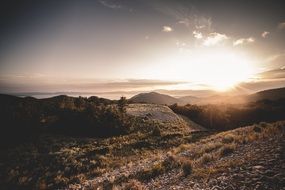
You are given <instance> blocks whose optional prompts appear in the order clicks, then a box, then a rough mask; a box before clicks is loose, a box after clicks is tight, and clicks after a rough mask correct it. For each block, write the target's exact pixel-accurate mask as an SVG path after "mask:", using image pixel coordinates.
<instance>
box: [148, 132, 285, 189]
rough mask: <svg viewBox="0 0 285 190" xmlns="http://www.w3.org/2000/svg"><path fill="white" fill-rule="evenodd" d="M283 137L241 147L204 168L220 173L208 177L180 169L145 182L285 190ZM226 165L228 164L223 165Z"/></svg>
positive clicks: (153, 186)
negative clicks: (187, 174) (197, 175)
mask: <svg viewBox="0 0 285 190" xmlns="http://www.w3.org/2000/svg"><path fill="white" fill-rule="evenodd" d="M284 142H285V141H284V136H278V138H275V137H272V138H269V139H266V140H265V141H257V142H254V143H252V144H247V145H244V146H240V147H238V149H236V150H235V152H234V153H233V154H231V155H230V156H228V157H225V158H222V159H220V160H218V161H216V162H214V163H211V164H208V165H205V166H204V167H205V168H212V169H218V168H222V169H221V171H219V172H218V173H214V174H210V175H208V176H207V177H205V178H200V179H199V178H195V177H191V176H189V177H184V176H183V175H182V173H181V171H179V170H176V171H172V172H169V173H166V174H164V175H162V176H160V177H158V178H157V179H156V180H153V181H151V182H149V183H147V184H146V187H147V189H197V190H198V189H209V190H214V189H215V190H220V189H228V190H234V189H243V190H246V189H256V190H257V189H260V190H261V189H274V190H278V189H285V186H284V184H285V160H284V158H285V157H284V156H285V155H284ZM225 165H227V166H228V167H226V168H224V166H225Z"/></svg>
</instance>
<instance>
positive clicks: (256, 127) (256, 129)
mask: <svg viewBox="0 0 285 190" xmlns="http://www.w3.org/2000/svg"><path fill="white" fill-rule="evenodd" d="M253 131H254V132H256V133H261V128H260V127H258V126H256V125H255V126H254V127H253Z"/></svg>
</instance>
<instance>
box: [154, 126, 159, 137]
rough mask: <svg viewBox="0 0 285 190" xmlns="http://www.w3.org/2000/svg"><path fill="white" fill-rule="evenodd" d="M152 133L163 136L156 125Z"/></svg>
mask: <svg viewBox="0 0 285 190" xmlns="http://www.w3.org/2000/svg"><path fill="white" fill-rule="evenodd" d="M152 135H153V136H157V137H160V136H161V132H160V129H159V127H158V126H155V127H154V129H153V130H152Z"/></svg>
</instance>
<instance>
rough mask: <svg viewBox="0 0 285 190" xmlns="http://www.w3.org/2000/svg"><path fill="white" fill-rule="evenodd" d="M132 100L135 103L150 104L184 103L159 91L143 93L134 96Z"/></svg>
mask: <svg viewBox="0 0 285 190" xmlns="http://www.w3.org/2000/svg"><path fill="white" fill-rule="evenodd" d="M130 101H132V102H134V103H149V104H166V105H171V104H175V103H182V101H181V100H179V99H177V98H174V97H172V96H169V95H165V94H160V93H157V92H149V93H141V94H138V95H135V96H133V97H132V98H131V99H130Z"/></svg>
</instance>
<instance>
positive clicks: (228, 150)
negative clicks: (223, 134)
mask: <svg viewBox="0 0 285 190" xmlns="http://www.w3.org/2000/svg"><path fill="white" fill-rule="evenodd" d="M235 149H236V147H235V145H232V144H231V145H225V146H223V147H222V148H221V149H220V157H223V156H226V155H229V154H231V153H233V152H234V150H235Z"/></svg>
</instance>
